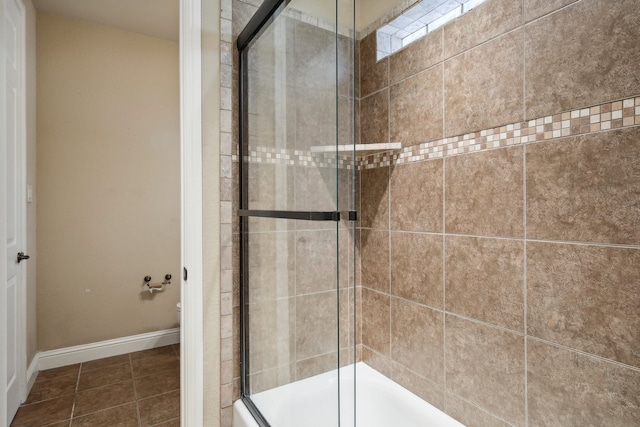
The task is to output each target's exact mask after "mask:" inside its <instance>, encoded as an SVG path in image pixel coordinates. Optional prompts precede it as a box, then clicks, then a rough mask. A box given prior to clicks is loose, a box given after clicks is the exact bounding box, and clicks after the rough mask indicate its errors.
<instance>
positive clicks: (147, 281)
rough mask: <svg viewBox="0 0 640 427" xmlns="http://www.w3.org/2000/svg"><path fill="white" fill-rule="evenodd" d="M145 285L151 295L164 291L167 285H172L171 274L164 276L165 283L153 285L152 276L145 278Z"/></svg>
mask: <svg viewBox="0 0 640 427" xmlns="http://www.w3.org/2000/svg"><path fill="white" fill-rule="evenodd" d="M144 284H145V285H147V289H148V290H149V293H153V291H156V292H160V291H163V290H164V286H165V285H170V284H171V274H165V275H164V282H162V283H151V276H144Z"/></svg>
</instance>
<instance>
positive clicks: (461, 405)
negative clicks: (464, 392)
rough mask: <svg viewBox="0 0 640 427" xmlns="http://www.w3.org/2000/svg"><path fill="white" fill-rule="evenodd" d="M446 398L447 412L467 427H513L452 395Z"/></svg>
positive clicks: (448, 394)
mask: <svg viewBox="0 0 640 427" xmlns="http://www.w3.org/2000/svg"><path fill="white" fill-rule="evenodd" d="M445 398H446V410H445V412H446V413H447V414H449V415H450V416H451V417H453V418H455V419H456V420H458V421H460V422H461V423H462V424H464V425H465V426H466V427H511V425H510V424H507V423H505V422H504V421H502V420H500V419H498V418H496V417H494V416H493V415H491V414H490V413H488V412H485V411H483V410H482V409H480V408H478V407H477V406H475V405H472V404H470V403H469V402H465V401H464V400H462V399H460V398H459V397H457V396H455V395H453V394H451V393H447V394H446V396H445Z"/></svg>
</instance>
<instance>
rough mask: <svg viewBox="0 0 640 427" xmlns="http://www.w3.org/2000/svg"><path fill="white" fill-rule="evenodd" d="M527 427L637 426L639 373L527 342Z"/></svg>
mask: <svg viewBox="0 0 640 427" xmlns="http://www.w3.org/2000/svg"><path fill="white" fill-rule="evenodd" d="M527 354H528V386H527V390H528V399H529V426H531V427H584V426H594V427H595V426H598V427H599V426H611V427H613V426H616V427H623V426H624V427H632V426H638V425H640V372H638V371H635V370H631V369H628V368H625V367H624V366H620V365H616V364H613V363H609V362H606V361H603V360H599V359H595V358H592V357H589V356H585V355H583V354H578V353H574V352H572V351H569V350H565V349H562V348H557V347H553V346H550V345H548V344H545V343H541V342H538V341H536V340H531V339H529V341H528V344H527Z"/></svg>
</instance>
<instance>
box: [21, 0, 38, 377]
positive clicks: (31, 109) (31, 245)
mask: <svg viewBox="0 0 640 427" xmlns="http://www.w3.org/2000/svg"><path fill="white" fill-rule="evenodd" d="M24 5H25V10H26V36H27V40H26V60H27V73H26V74H27V79H26V92H27V117H26V124H27V185H31V187H32V189H33V193H34V196H35V194H36V189H37V188H36V10H35V8H34V7H33V3H32V2H31V0H24ZM36 200H37V198H35V197H34V199H33V202H32V203H28V204H27V246H26V251H27V253H28V254H29V255H30V256H31V259H30V260H29V262H27V325H26V326H27V328H26V331H27V366H28V365H29V363H31V361H32V360H33V358H34V357H35V355H36V353H37V352H38V324H37V307H36V263H37V261H38V256H37V247H36Z"/></svg>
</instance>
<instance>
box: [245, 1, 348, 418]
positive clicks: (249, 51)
mask: <svg viewBox="0 0 640 427" xmlns="http://www.w3.org/2000/svg"><path fill="white" fill-rule="evenodd" d="M353 22H354V21H353V2H352V0H349V1H346V2H343V1H335V2H332V1H329V2H327V1H308V0H307V1H304V0H292V1H289V2H287V1H269V0H266V1H265V2H264V3H263V5H262V7H261V8H260V9H259V10H258V12H257V13H256V16H254V18H253V19H252V21H251V22H250V23H249V25H248V26H247V28H246V29H245V31H244V32H243V33H242V34H241V35H240V37H239V39H238V48H239V51H240V76H239V77H240V89H241V90H240V92H241V93H240V98H241V105H240V115H241V129H240V135H241V138H240V139H241V141H240V145H241V150H240V155H241V159H240V163H241V170H240V175H241V176H240V187H241V195H240V199H241V200H240V212H239V215H240V217H241V281H242V284H241V285H242V291H241V295H242V301H241V323H242V325H241V329H242V355H241V357H242V396H243V399H244V400H245V403H246V404H247V407H248V408H249V409H250V410H251V412H252V413H253V415H254V417H255V418H256V420H257V421H258V422H259V423H260V424H262V425H271V426H274V427H279V426H289V425H291V426H294V425H295V426H303V425H304V426H313V425H317V426H318V427H324V426H326V427H329V426H338V425H343V426H345V425H353V423H354V421H353V418H354V413H355V409H354V407H353V396H354V386H353V384H354V382H353V381H352V378H353V374H350V375H351V376H350V378H351V379H349V378H347V377H349V375H348V373H350V372H351V370H350V368H349V366H353V364H354V361H355V327H354V324H355V321H354V319H355V310H354V307H355V304H354V300H355V287H354V281H355V279H354V277H355V274H354V266H355V261H354V260H355V222H354V221H353V220H355V196H354V195H355V191H354V189H355V164H354V159H355V156H354V151H353V150H354V141H355V138H354V135H355V126H354V117H355V114H354V111H355V109H354V98H355V97H354V90H355V89H354V88H355V84H354V74H355V73H354V50H355V41H354V40H355V38H354V33H353V27H354V25H353ZM341 367H343V369H342V370H341V369H340V368H341ZM349 381H351V382H349ZM300 390H304V393H301V392H300ZM341 414H342V415H341Z"/></svg>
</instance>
